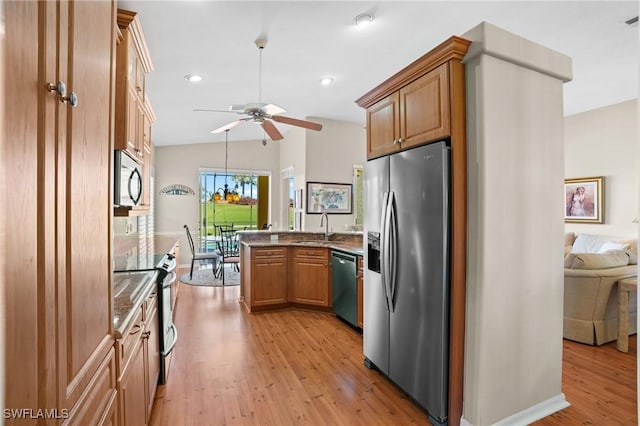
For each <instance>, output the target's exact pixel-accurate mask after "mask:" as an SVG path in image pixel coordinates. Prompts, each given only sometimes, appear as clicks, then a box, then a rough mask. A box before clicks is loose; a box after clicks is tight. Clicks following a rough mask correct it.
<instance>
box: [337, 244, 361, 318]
mask: <svg viewBox="0 0 640 426" xmlns="http://www.w3.org/2000/svg"><path fill="white" fill-rule="evenodd" d="M356 260H357V259H356V256H355V255H352V254H348V253H344V252H341V251H335V250H334V251H332V253H331V283H332V287H333V311H334V312H335V313H336V315H338V316H339V317H340V318H342V319H344V320H345V321H347V322H349V323H350V324H352V325H353V326H354V327H357V309H358V308H357V303H358V302H357V298H358V289H357V283H356Z"/></svg>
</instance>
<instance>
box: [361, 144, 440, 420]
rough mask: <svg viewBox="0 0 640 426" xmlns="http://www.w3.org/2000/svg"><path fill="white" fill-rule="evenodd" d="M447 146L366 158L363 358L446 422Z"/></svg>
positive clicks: (426, 146)
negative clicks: (370, 158) (372, 158)
mask: <svg viewBox="0 0 640 426" xmlns="http://www.w3.org/2000/svg"><path fill="white" fill-rule="evenodd" d="M449 157H450V149H449V147H448V146H447V143H446V142H437V143H432V144H430V145H424V146H421V147H417V148H413V149H410V150H407V151H402V152H399V153H396V154H393V155H388V156H385V157H380V158H377V159H374V160H370V161H368V162H367V163H366V165H365V172H364V179H365V198H364V204H365V207H364V212H365V214H364V230H365V233H364V234H365V238H366V243H365V244H366V245H365V248H366V250H365V268H364V327H363V335H364V355H365V365H367V366H368V367H377V368H378V369H379V370H380V371H381V372H383V373H384V374H385V375H386V376H388V377H389V378H390V379H391V380H392V381H393V382H395V383H396V384H397V385H398V386H399V387H400V388H402V389H403V390H404V391H405V392H406V393H407V394H408V395H409V396H411V398H413V399H414V400H415V401H416V402H417V403H418V404H419V405H420V406H422V407H423V408H424V409H426V410H427V411H428V413H429V417H430V418H431V420H432V421H436V422H438V423H445V422H447V408H448V407H447V405H448V404H447V403H448V377H449V368H448V364H449V278H450V272H449V271H450V263H449V250H450V249H449V247H450V241H449V240H450V229H449V228H450V218H449V216H450V213H449V212H450V205H449V204H450V201H449V200H450V189H449V183H450V167H449V163H450V161H449Z"/></svg>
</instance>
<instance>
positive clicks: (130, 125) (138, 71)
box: [114, 9, 155, 216]
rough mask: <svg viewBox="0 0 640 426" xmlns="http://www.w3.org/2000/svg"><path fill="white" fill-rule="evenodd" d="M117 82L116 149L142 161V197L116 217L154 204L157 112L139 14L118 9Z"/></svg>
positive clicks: (143, 211)
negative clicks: (151, 98) (147, 87)
mask: <svg viewBox="0 0 640 426" xmlns="http://www.w3.org/2000/svg"><path fill="white" fill-rule="evenodd" d="M117 19H118V31H119V32H118V38H117V59H116V81H115V83H116V84H115V88H116V94H115V97H116V99H115V103H116V110H115V129H114V132H115V133H114V135H115V139H114V148H115V149H120V150H124V151H126V152H127V153H128V154H129V155H130V156H131V157H132V158H133V159H134V160H135V161H136V162H138V163H139V164H140V169H141V171H142V198H141V201H140V204H139V205H138V206H135V207H133V208H116V209H114V214H115V215H116V216H136V215H141V214H146V213H147V212H148V211H149V208H150V207H151V169H152V167H153V162H152V151H153V149H152V140H151V125H152V123H153V122H154V121H155V115H154V113H153V110H152V108H151V105H150V102H149V98H148V97H147V94H146V90H145V78H146V77H145V76H146V74H147V73H149V72H151V71H152V69H153V64H152V63H151V58H150V56H149V52H148V50H147V45H146V41H145V38H144V34H143V32H142V27H141V26H140V22H139V20H138V18H137V14H136V13H135V12H132V11H128V10H123V9H118V12H117Z"/></svg>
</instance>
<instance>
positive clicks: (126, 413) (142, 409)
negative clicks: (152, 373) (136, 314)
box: [120, 339, 147, 426]
mask: <svg viewBox="0 0 640 426" xmlns="http://www.w3.org/2000/svg"><path fill="white" fill-rule="evenodd" d="M144 367H145V362H144V345H143V341H142V339H140V340H139V341H138V344H137V346H136V349H135V352H134V354H133V357H132V358H131V360H130V361H129V364H128V365H127V366H126V368H125V370H124V372H123V373H122V378H121V380H120V408H121V414H120V415H121V418H122V425H121V426H141V425H145V424H146V423H147V422H146V420H147V414H146V410H147V404H146V400H145V399H146V398H145V368H144Z"/></svg>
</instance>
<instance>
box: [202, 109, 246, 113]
mask: <svg viewBox="0 0 640 426" xmlns="http://www.w3.org/2000/svg"><path fill="white" fill-rule="evenodd" d="M194 111H196V112H233V113H235V114H244V110H242V111H232V110H228V109H194Z"/></svg>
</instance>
